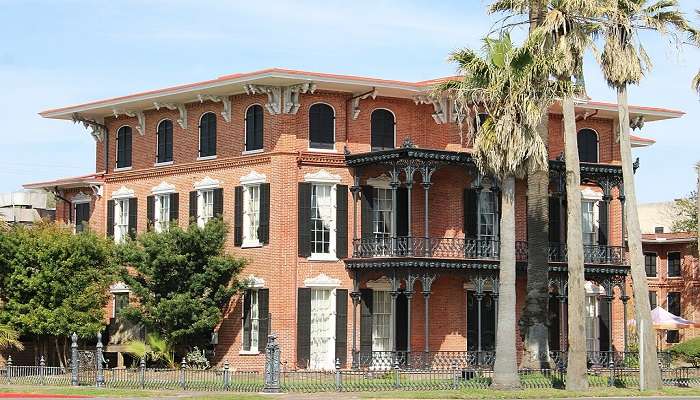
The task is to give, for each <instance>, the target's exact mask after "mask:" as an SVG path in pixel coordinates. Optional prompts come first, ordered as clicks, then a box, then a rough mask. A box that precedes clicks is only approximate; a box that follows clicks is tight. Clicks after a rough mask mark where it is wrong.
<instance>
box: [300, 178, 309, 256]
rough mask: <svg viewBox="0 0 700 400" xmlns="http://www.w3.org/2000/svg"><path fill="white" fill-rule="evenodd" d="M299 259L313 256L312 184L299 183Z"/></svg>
mask: <svg viewBox="0 0 700 400" xmlns="http://www.w3.org/2000/svg"><path fill="white" fill-rule="evenodd" d="M298 195H299V210H298V212H299V214H298V218H299V234H298V236H299V243H298V244H297V245H298V247H299V248H298V252H299V257H309V256H311V184H310V183H308V182H300V183H299V194H298Z"/></svg>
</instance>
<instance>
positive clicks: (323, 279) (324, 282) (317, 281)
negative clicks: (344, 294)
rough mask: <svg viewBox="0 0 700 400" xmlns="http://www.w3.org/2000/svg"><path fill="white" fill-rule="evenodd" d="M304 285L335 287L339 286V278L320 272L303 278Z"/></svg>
mask: <svg viewBox="0 0 700 400" xmlns="http://www.w3.org/2000/svg"><path fill="white" fill-rule="evenodd" d="M304 287H307V288H337V287H340V279H336V278H331V277H330V276H328V275H326V274H324V273H320V274H318V275H317V276H315V277H313V278H306V279H304Z"/></svg>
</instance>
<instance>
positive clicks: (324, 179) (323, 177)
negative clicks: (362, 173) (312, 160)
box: [304, 169, 340, 184]
mask: <svg viewBox="0 0 700 400" xmlns="http://www.w3.org/2000/svg"><path fill="white" fill-rule="evenodd" d="M304 182H316V183H332V184H338V183H340V175H334V174H331V173H330V172H328V171H326V170H325V169H321V170H319V171H318V172H314V173H308V174H304Z"/></svg>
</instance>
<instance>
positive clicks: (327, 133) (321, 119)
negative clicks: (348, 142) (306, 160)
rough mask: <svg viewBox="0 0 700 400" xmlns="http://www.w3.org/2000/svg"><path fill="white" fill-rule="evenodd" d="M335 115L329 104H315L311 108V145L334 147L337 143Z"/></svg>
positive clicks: (315, 147) (326, 147) (312, 146)
mask: <svg viewBox="0 0 700 400" xmlns="http://www.w3.org/2000/svg"><path fill="white" fill-rule="evenodd" d="M334 130H335V116H334V112H333V108H332V107H331V106H329V105H328V104H314V105H313V106H311V108H310V109H309V147H311V148H314V149H332V148H333V147H334V145H335V143H334V140H335V139H334V136H335V132H334Z"/></svg>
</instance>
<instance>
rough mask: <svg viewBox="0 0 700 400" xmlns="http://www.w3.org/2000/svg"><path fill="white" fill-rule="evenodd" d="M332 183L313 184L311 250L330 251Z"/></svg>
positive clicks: (333, 217)
mask: <svg viewBox="0 0 700 400" xmlns="http://www.w3.org/2000/svg"><path fill="white" fill-rule="evenodd" d="M331 190H332V186H331V185H313V186H312V188H311V252H312V253H319V254H321V253H322V254H329V253H330V239H331V228H332V226H333V223H334V219H335V215H333V214H334V213H333V212H334V207H333V204H332V200H331Z"/></svg>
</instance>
